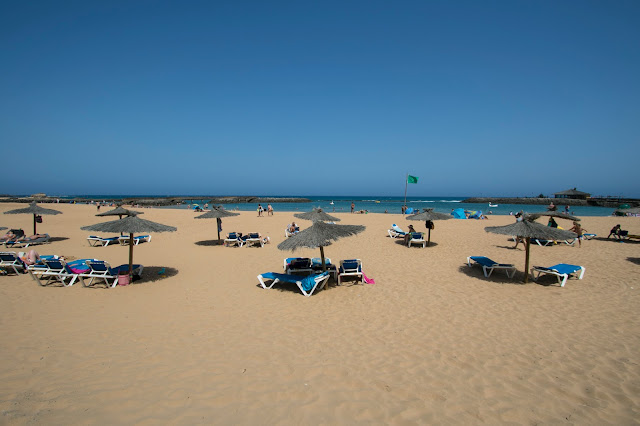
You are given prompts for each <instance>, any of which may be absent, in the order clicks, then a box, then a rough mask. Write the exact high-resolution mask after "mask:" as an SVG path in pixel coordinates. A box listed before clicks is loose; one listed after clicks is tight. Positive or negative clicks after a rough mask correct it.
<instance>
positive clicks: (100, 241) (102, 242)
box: [87, 235, 120, 247]
mask: <svg viewBox="0 0 640 426" xmlns="http://www.w3.org/2000/svg"><path fill="white" fill-rule="evenodd" d="M119 239H120V237H111V238H102V237H98V236H97V235H90V236H88V237H87V241H89V245H90V246H91V247H106V246H108V245H109V244H115V243H116V242H118V240H119Z"/></svg>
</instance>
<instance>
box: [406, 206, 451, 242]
mask: <svg viewBox="0 0 640 426" xmlns="http://www.w3.org/2000/svg"><path fill="white" fill-rule="evenodd" d="M452 217H453V216H451V215H450V214H444V213H438V212H435V211H433V209H425V211H423V212H422V213H417V214H414V215H411V216H407V220H424V221H425V222H427V221H434V220H447V219H451V218H452ZM426 225H427V224H426V223H425V226H426ZM427 229H428V231H429V232H428V237H427V246H428V245H429V244H430V243H431V228H430V227H428V226H427Z"/></svg>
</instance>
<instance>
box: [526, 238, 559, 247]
mask: <svg viewBox="0 0 640 426" xmlns="http://www.w3.org/2000/svg"><path fill="white" fill-rule="evenodd" d="M531 242H532V243H536V244H538V245H539V246H543V247H546V246H549V245H551V244H554V243H555V241H553V240H539V239H537V238H532V239H531Z"/></svg>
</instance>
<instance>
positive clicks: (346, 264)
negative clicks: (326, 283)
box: [338, 259, 363, 285]
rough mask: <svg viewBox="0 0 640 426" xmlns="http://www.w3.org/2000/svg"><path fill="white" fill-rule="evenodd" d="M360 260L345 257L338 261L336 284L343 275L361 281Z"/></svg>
mask: <svg viewBox="0 0 640 426" xmlns="http://www.w3.org/2000/svg"><path fill="white" fill-rule="evenodd" d="M362 276H363V273H362V261H361V260H360V259H347V260H341V261H340V267H339V268H338V285H340V284H341V283H342V280H343V279H344V278H345V277H356V279H360V281H362V279H363V278H362Z"/></svg>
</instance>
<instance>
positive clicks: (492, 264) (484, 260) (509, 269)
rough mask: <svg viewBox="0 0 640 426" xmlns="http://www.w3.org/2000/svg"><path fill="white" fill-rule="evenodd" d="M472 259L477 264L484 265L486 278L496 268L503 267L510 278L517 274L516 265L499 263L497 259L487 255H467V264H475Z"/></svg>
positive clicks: (483, 270)
mask: <svg viewBox="0 0 640 426" xmlns="http://www.w3.org/2000/svg"><path fill="white" fill-rule="evenodd" d="M471 261H473V262H474V264H476V265H480V266H482V272H483V273H484V276H485V277H486V278H489V277H490V276H491V274H492V273H493V271H494V270H496V269H502V270H503V271H504V272H505V273H506V274H507V277H508V278H513V276H514V275H515V274H516V267H515V265H512V264H510V263H498V262H496V261H495V260H491V259H489V258H488V257H485V256H469V257H467V266H469V267H471V266H473V265H472V264H471Z"/></svg>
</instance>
